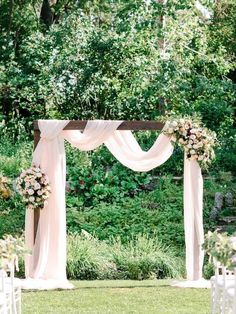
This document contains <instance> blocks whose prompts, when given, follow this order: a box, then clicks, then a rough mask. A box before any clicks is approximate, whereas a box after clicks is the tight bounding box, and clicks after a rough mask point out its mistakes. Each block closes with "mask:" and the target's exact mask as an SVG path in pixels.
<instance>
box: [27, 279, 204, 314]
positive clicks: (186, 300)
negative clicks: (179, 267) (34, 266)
mask: <svg viewBox="0 0 236 314" xmlns="http://www.w3.org/2000/svg"><path fill="white" fill-rule="evenodd" d="M73 284H74V285H75V289H74V290H67V291H66V290H63V291H59V290H56V291H37V292H35V291H31V292H29V291H25V292H23V296H22V303H23V304H22V309H23V314H46V313H58V314H60V313H68V314H72V313H73V314H74V313H78V314H83V313H86V314H90V313H91V314H95V313H96V314H106V313H111V314H123V313H127V314H128V313H130V314H131V313H140V314H185V313H186V314H207V313H209V308H210V290H207V289H186V288H184V289H183V288H174V287H171V286H170V285H169V284H170V281H167V280H144V281H132V280H126V281H124V280H115V281H113V280H111V281H107V280H104V281H73Z"/></svg>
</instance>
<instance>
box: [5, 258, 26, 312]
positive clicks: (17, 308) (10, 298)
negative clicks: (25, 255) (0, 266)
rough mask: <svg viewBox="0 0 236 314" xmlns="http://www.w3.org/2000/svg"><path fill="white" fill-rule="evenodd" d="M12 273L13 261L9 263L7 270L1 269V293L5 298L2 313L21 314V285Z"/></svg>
mask: <svg viewBox="0 0 236 314" xmlns="http://www.w3.org/2000/svg"><path fill="white" fill-rule="evenodd" d="M14 274H15V264H14V263H10V266H9V269H8V270H7V271H6V270H1V277H2V278H1V282H2V294H3V298H5V300H6V302H5V305H4V306H3V307H5V311H3V313H4V314H21V285H20V281H19V279H17V278H15V277H14ZM0 313H1V312H0Z"/></svg>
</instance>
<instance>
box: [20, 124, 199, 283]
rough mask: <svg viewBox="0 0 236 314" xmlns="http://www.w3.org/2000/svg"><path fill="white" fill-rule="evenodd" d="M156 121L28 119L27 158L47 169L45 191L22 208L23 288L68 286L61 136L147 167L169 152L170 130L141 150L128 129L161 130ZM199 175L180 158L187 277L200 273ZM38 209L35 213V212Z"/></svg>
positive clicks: (193, 163)
mask: <svg viewBox="0 0 236 314" xmlns="http://www.w3.org/2000/svg"><path fill="white" fill-rule="evenodd" d="M163 127H164V124H163V123H161V122H157V121H113V120H91V121H68V120H39V121H35V123H34V144H35V150H34V153H33V164H35V165H36V166H40V167H41V169H42V170H43V171H44V172H45V173H46V174H47V175H48V177H49V180H50V185H51V190H52V192H51V195H50V197H49V199H48V204H47V205H46V206H45V208H44V209H43V210H41V211H39V210H38V211H37V210H36V211H33V210H30V209H27V210H26V219H25V237H26V245H27V247H28V248H30V249H31V251H32V254H31V255H30V256H27V258H26V263H25V264H26V265H25V271H26V274H25V275H26V280H25V284H23V288H34V289H54V288H64V289H70V288H72V287H73V286H72V285H71V284H70V283H69V282H68V280H67V277H66V211H65V185H66V159H65V149H64V140H66V141H68V142H69V143H70V144H71V145H72V146H73V147H75V148H78V149H80V150H82V151H89V150H93V149H95V148H97V147H98V146H100V145H102V144H105V145H106V147H107V148H108V149H109V151H110V152H111V153H112V154H113V155H114V156H115V157H116V158H117V160H119V161H120V162H121V163H122V164H123V165H124V166H126V167H128V168H130V169H132V170H134V171H149V170H151V169H153V168H155V167H158V166H160V165H161V164H163V163H164V162H165V161H167V160H168V159H169V157H170V156H171V155H172V153H173V149H174V147H173V145H172V140H171V138H170V136H168V135H166V134H164V133H163V132H162V133H161V134H160V135H159V136H158V138H157V139H156V141H155V143H154V144H153V146H152V147H151V148H150V149H149V150H148V151H143V150H142V149H141V147H140V146H139V144H138V142H137V141H136V139H135V137H134V136H133V134H132V132H131V131H132V130H162V129H163ZM202 208H203V179H202V174H201V168H200V166H199V163H198V161H197V160H196V159H189V158H187V156H186V153H185V158H184V229H185V245H186V271H187V279H188V280H193V281H196V280H199V279H201V278H202V266H203V258H204V253H203V250H202V244H203V240H204V232H203V217H202ZM39 212H40V214H39Z"/></svg>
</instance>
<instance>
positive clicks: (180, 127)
mask: <svg viewBox="0 0 236 314" xmlns="http://www.w3.org/2000/svg"><path fill="white" fill-rule="evenodd" d="M163 133H164V134H166V135H168V136H170V138H171V141H173V142H175V143H177V144H178V145H179V146H182V147H183V148H184V151H185V154H186V156H187V158H188V159H190V160H197V161H199V162H201V163H202V164H204V165H207V164H209V163H211V161H212V160H213V159H214V158H215V153H214V147H215V146H216V133H215V132H213V131H210V130H209V129H207V128H205V127H204V126H203V125H202V122H201V121H200V120H197V119H196V120H194V119H191V118H176V119H169V120H168V121H167V122H166V123H165V126H164V129H163Z"/></svg>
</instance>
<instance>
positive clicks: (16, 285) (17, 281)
mask: <svg viewBox="0 0 236 314" xmlns="http://www.w3.org/2000/svg"><path fill="white" fill-rule="evenodd" d="M4 282H5V284H6V285H11V278H10V277H6V278H5V279H4ZM13 285H14V288H20V287H21V280H20V279H19V278H14V280H13Z"/></svg>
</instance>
